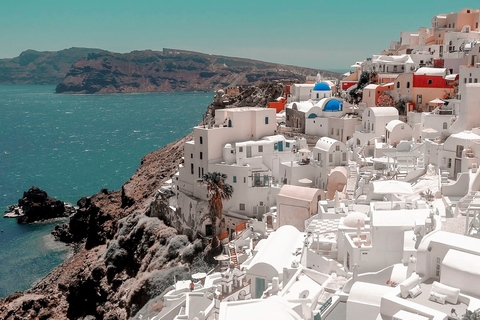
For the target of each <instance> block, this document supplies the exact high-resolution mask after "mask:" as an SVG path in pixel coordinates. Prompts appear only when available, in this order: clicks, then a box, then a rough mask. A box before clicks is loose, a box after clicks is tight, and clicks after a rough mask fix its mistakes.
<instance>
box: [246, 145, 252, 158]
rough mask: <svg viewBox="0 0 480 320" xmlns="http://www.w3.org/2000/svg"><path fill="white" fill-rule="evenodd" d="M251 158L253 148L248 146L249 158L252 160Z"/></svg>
mask: <svg viewBox="0 0 480 320" xmlns="http://www.w3.org/2000/svg"><path fill="white" fill-rule="evenodd" d="M251 157H252V147H251V146H248V147H247V158H251Z"/></svg>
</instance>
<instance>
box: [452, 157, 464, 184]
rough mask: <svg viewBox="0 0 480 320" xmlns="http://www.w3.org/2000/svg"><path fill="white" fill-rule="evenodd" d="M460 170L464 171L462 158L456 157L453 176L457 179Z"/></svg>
mask: <svg viewBox="0 0 480 320" xmlns="http://www.w3.org/2000/svg"><path fill="white" fill-rule="evenodd" d="M459 172H462V159H455V167H454V168H453V178H454V179H455V180H456V179H457V175H458V173H459Z"/></svg>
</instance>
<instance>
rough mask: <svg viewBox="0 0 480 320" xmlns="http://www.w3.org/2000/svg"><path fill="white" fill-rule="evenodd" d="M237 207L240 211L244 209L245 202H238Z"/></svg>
mask: <svg viewBox="0 0 480 320" xmlns="http://www.w3.org/2000/svg"><path fill="white" fill-rule="evenodd" d="M239 209H240V210H241V211H245V203H240V205H239Z"/></svg>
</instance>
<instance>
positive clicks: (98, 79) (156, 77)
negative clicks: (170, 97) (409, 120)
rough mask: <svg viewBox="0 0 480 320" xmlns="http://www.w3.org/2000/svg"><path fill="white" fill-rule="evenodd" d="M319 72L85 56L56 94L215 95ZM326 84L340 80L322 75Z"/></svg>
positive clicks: (144, 54)
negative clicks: (218, 92)
mask: <svg viewBox="0 0 480 320" xmlns="http://www.w3.org/2000/svg"><path fill="white" fill-rule="evenodd" d="M317 73H318V70H314V69H309V68H302V67H294V66H287V65H280V64H274V63H268V62H262V61H256V60H249V59H242V58H232V57H225V56H218V55H210V54H203V53H198V52H191V51H184V50H174V49H164V50H163V51H150V50H145V51H133V52H130V53H126V54H120V53H113V52H100V53H95V54H89V55H88V56H87V57H86V58H84V59H80V60H78V61H77V62H75V64H74V65H73V66H72V68H71V69H70V71H69V72H68V74H67V76H66V77H65V79H64V80H63V81H62V83H60V84H59V85H58V86H57V89H56V91H57V93H125V92H171V91H216V90H218V89H221V88H225V87H229V86H244V85H259V84H262V83H267V82H270V81H272V80H281V79H291V80H294V81H300V82H302V81H305V76H307V75H316V74H317ZM321 74H322V75H324V76H325V77H327V78H330V77H333V78H338V77H339V74H338V73H335V72H329V71H321Z"/></svg>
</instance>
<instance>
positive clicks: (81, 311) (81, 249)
mask: <svg viewBox="0 0 480 320" xmlns="http://www.w3.org/2000/svg"><path fill="white" fill-rule="evenodd" d="M190 138H191V136H190V137H186V139H190ZM184 141H185V139H181V140H179V141H175V142H173V143H171V144H169V145H167V146H165V147H164V148H162V149H160V150H158V151H155V152H153V153H151V154H148V155H146V156H145V157H143V158H142V161H141V165H140V166H139V168H138V169H137V172H136V173H135V174H134V175H133V176H132V177H131V179H130V180H129V181H127V182H126V183H125V184H124V186H123V187H122V190H118V191H109V190H106V189H104V190H102V191H100V192H99V193H98V194H95V195H93V196H90V197H85V198H82V199H81V200H80V201H79V203H78V205H79V209H78V211H77V213H76V214H75V215H74V216H73V217H72V218H71V221H70V223H69V224H67V225H65V226H63V227H61V228H60V230H56V231H55V234H56V235H57V237H63V239H64V240H67V241H69V242H72V243H74V244H75V247H76V253H75V254H74V255H73V256H72V257H71V258H69V259H68V260H66V261H65V262H63V263H62V264H61V265H60V266H58V267H57V268H55V269H54V270H53V271H52V272H50V273H49V274H48V275H47V276H46V277H45V278H44V279H42V280H41V281H39V282H38V283H36V284H35V285H34V286H33V287H32V288H31V289H29V290H27V291H26V292H23V293H15V294H12V295H10V296H8V297H5V298H3V300H0V319H87V318H88V319H128V318H131V317H133V316H135V314H136V313H138V311H139V310H140V309H141V308H144V312H145V313H149V312H153V311H155V310H161V302H160V301H155V300H152V301H150V300H151V299H153V298H155V297H158V296H159V294H160V293H161V292H162V291H164V290H165V289H166V288H167V287H168V286H169V285H171V284H173V277H174V276H176V277H177V279H182V278H183V279H188V278H189V275H190V273H192V272H199V271H205V270H208V269H210V266H208V265H206V264H205V262H203V257H202V254H203V251H202V250H203V248H204V245H203V244H202V243H201V242H199V241H198V240H197V241H194V242H192V241H193V239H188V237H187V236H184V235H179V234H178V232H177V230H175V229H173V228H171V227H169V226H166V225H165V224H164V223H163V222H162V221H161V220H159V219H158V218H152V217H148V216H146V215H144V213H145V211H146V210H147V208H149V205H150V203H151V200H152V197H153V196H154V195H155V193H156V191H157V190H158V188H160V186H161V185H162V183H163V182H164V181H165V180H168V179H170V178H171V177H172V175H173V174H174V172H175V171H176V169H177V168H178V165H179V164H180V162H181V157H182V155H183V143H184ZM149 301H150V304H147V303H148V302H149Z"/></svg>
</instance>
